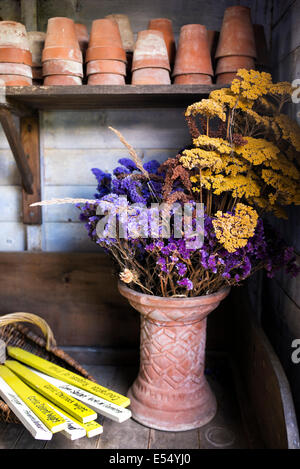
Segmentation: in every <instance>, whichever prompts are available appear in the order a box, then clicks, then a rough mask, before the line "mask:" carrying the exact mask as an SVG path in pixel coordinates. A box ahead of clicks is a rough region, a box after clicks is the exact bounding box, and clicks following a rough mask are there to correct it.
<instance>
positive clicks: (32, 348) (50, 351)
mask: <svg viewBox="0 0 300 469" xmlns="http://www.w3.org/2000/svg"><path fill="white" fill-rule="evenodd" d="M20 322H28V323H31V324H34V325H35V326H37V327H38V328H39V329H41V331H42V332H43V335H44V336H45V338H43V337H41V336H40V335H38V334H36V333H35V332H34V331H33V330H30V329H29V328H27V327H25V326H23V325H21V324H18V323H20ZM0 339H2V340H4V341H5V342H6V345H14V346H16V347H20V348H22V349H24V350H27V351H28V352H32V353H34V354H36V355H38V356H40V357H42V358H45V359H46V360H49V361H51V362H53V363H56V364H57V365H60V366H62V367H64V368H66V369H68V370H70V371H73V372H74V373H77V374H79V375H81V376H84V377H85V378H88V379H90V380H91V381H95V379H94V378H93V377H92V376H90V375H89V374H88V372H87V371H86V370H85V369H84V368H83V367H82V366H80V365H79V364H78V363H77V362H76V361H75V360H73V358H71V357H70V356H69V355H68V354H66V353H65V352H64V351H63V350H61V349H59V348H58V347H56V342H55V339H54V336H53V333H52V331H51V329H50V327H49V325H48V324H47V323H46V321H44V319H42V318H40V317H39V316H37V315H35V314H30V313H12V314H6V315H5V316H0ZM1 421H2V422H3V421H5V422H9V423H20V421H19V419H18V418H17V417H16V416H15V414H14V413H13V412H12V411H11V410H10V408H9V407H8V405H7V404H6V403H5V402H4V401H3V400H1V398H0V422H1Z"/></svg>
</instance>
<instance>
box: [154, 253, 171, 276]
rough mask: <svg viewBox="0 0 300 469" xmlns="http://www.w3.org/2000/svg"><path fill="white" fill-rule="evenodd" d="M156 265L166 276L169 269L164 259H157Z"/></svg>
mask: <svg viewBox="0 0 300 469" xmlns="http://www.w3.org/2000/svg"><path fill="white" fill-rule="evenodd" d="M156 264H157V265H159V266H160V269H161V271H162V272H165V273H166V274H168V273H169V269H168V267H167V261H166V259H165V258H164V257H159V258H158V260H157V261H156Z"/></svg>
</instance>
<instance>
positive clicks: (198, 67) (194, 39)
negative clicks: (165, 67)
mask: <svg viewBox="0 0 300 469" xmlns="http://www.w3.org/2000/svg"><path fill="white" fill-rule="evenodd" d="M213 74H214V72H213V67H212V60H211V53H210V46H209V42H208V34H207V29H206V27H205V26H203V25H202V24H186V25H185V26H182V28H181V30H180V36H179V43H178V50H177V54H176V60H175V66H174V70H173V77H174V83H175V84H176V85H198V84H204V85H211V84H212V77H213Z"/></svg>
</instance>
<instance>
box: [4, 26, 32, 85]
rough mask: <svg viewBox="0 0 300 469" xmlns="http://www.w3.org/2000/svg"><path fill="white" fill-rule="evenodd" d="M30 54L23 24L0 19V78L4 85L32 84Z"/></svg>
mask: <svg viewBox="0 0 300 469" xmlns="http://www.w3.org/2000/svg"><path fill="white" fill-rule="evenodd" d="M31 66H32V55H31V52H30V46H29V41H28V36H27V32H26V29H25V26H24V25H23V24H21V23H16V22H15V21H0V80H2V81H1V84H3V83H4V84H5V85H6V86H29V85H32V69H31Z"/></svg>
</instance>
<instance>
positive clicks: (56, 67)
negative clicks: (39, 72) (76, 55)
mask: <svg viewBox="0 0 300 469" xmlns="http://www.w3.org/2000/svg"><path fill="white" fill-rule="evenodd" d="M48 75H73V76H75V77H81V78H82V77H83V68H82V64H81V63H79V62H75V61H74V60H62V59H57V60H56V59H55V60H46V61H45V62H43V76H44V77H45V76H48Z"/></svg>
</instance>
